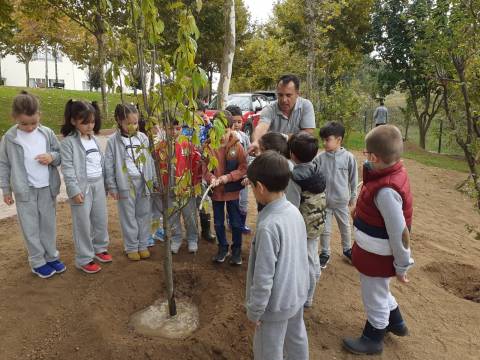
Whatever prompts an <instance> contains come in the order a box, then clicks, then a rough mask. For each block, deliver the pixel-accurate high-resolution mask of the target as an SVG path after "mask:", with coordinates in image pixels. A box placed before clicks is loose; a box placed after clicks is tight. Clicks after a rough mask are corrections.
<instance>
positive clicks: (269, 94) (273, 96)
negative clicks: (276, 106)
mask: <svg viewBox="0 0 480 360" xmlns="http://www.w3.org/2000/svg"><path fill="white" fill-rule="evenodd" d="M255 94H260V95H264V96H266V98H267V101H268V102H269V103H272V102H274V101H275V100H277V92H276V91H275V90H259V91H255Z"/></svg>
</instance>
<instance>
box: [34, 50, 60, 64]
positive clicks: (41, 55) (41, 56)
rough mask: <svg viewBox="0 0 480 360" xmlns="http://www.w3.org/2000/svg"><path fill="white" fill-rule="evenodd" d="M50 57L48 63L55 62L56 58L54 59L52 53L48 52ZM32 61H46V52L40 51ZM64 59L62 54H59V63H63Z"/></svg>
mask: <svg viewBox="0 0 480 360" xmlns="http://www.w3.org/2000/svg"><path fill="white" fill-rule="evenodd" d="M47 56H48V61H55V58H54V57H53V54H52V52H51V51H48V53H47ZM32 61H45V51H44V50H38V51H37V52H35V54H33V56H32ZM62 61H63V57H62V54H61V53H60V52H57V62H62Z"/></svg>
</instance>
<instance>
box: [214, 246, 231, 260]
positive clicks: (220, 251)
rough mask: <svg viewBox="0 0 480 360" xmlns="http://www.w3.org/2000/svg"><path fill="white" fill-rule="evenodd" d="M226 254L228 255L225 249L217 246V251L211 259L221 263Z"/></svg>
mask: <svg viewBox="0 0 480 360" xmlns="http://www.w3.org/2000/svg"><path fill="white" fill-rule="evenodd" d="M227 255H228V251H227V249H226V248H223V247H221V246H219V247H218V253H217V255H215V256H214V257H213V258H212V261H213V262H216V263H220V264H221V263H223V262H224V261H225V258H226V257H227Z"/></svg>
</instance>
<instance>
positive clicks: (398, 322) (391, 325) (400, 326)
mask: <svg viewBox="0 0 480 360" xmlns="http://www.w3.org/2000/svg"><path fill="white" fill-rule="evenodd" d="M387 332H391V333H392V334H394V335H397V336H407V335H408V328H407V325H406V324H405V321H404V320H403V317H402V313H401V312H400V309H399V308H398V306H397V307H396V308H395V309H394V310H392V311H390V317H389V319H388V326H387Z"/></svg>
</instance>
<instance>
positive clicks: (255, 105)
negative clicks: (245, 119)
mask: <svg viewBox="0 0 480 360" xmlns="http://www.w3.org/2000/svg"><path fill="white" fill-rule="evenodd" d="M252 107H253V110H255V109H256V108H259V107H261V108H263V106H262V103H261V102H260V98H259V97H258V96H255V97H254V98H253V102H252Z"/></svg>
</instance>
